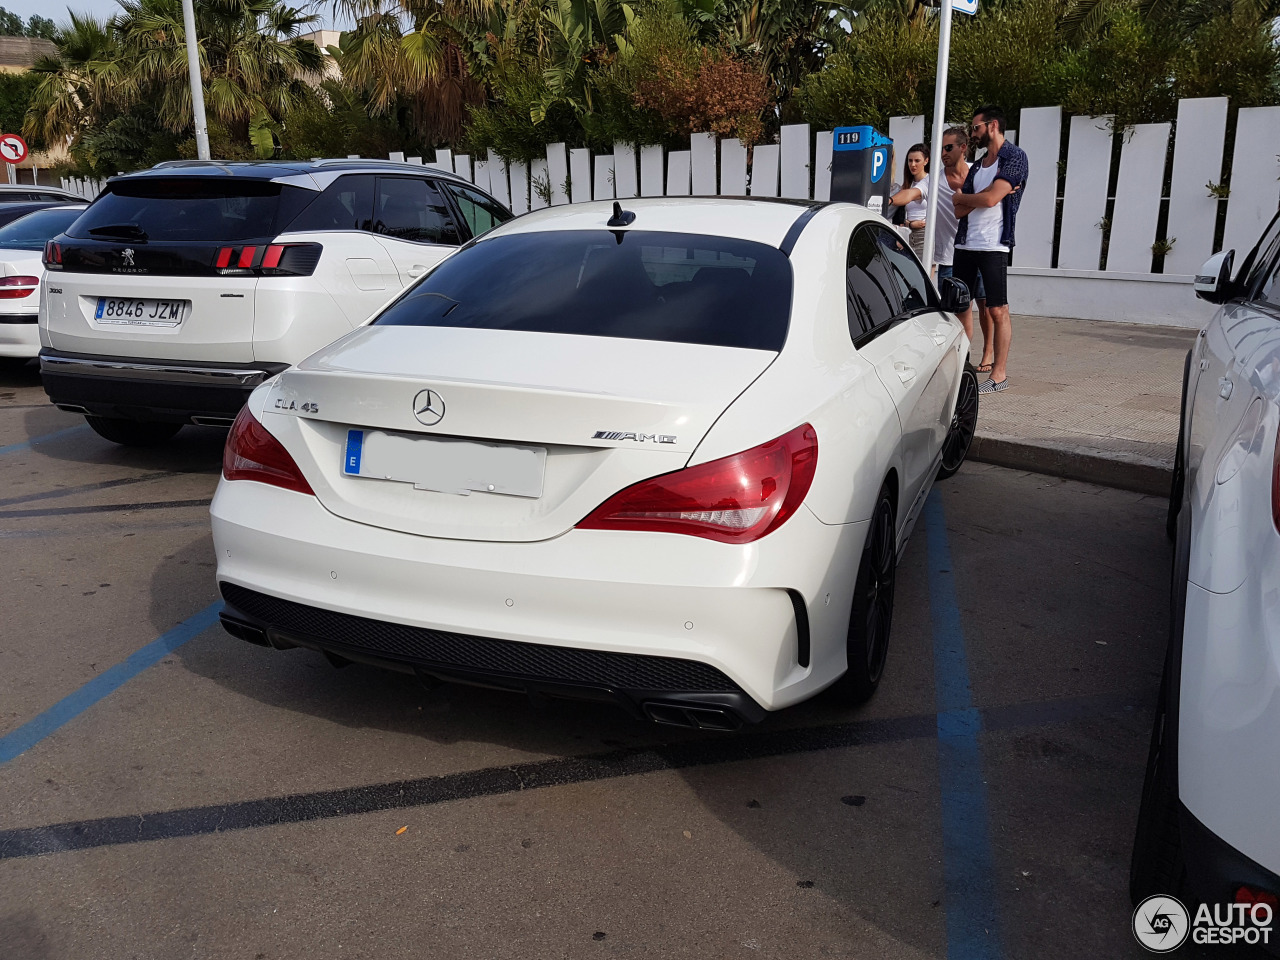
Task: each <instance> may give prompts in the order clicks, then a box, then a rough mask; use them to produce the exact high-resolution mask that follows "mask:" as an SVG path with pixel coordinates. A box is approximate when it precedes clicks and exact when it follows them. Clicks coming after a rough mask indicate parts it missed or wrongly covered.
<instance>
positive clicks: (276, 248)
mask: <svg viewBox="0 0 1280 960" xmlns="http://www.w3.org/2000/svg"><path fill="white" fill-rule="evenodd" d="M282 253H284V247H282V246H280V244H278V243H273V244H272V245H271V246H269V247H267V252H266V253H264V254H263V255H262V269H263V270H274V269H275V268H276V267H278V266H280V254H282Z"/></svg>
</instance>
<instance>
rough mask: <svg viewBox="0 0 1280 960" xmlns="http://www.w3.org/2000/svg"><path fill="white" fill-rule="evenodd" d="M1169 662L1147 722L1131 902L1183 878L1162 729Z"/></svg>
mask: <svg viewBox="0 0 1280 960" xmlns="http://www.w3.org/2000/svg"><path fill="white" fill-rule="evenodd" d="M1168 685H1169V667H1168V664H1167V663H1166V665H1165V670H1164V676H1163V678H1162V679H1161V681H1160V701H1159V704H1158V705H1157V707H1156V718H1155V723H1154V724H1153V725H1152V728H1151V747H1150V749H1149V750H1148V752H1147V775H1146V779H1145V780H1144V781H1143V784H1142V800H1141V802H1140V803H1139V805H1138V829H1137V831H1136V834H1135V836H1134V838H1133V858H1132V859H1131V860H1130V863H1129V899H1130V900H1131V901H1132V902H1133V904H1134V906H1137V905H1138V904H1139V903H1141V902H1142V901H1143V900H1145V899H1146V898H1147V897H1150V896H1154V895H1155V894H1158V893H1162V894H1168V895H1170V896H1178V895H1179V894H1180V893H1181V892H1182V888H1183V884H1184V882H1185V879H1186V867H1185V864H1184V863H1183V858H1182V839H1181V835H1180V832H1179V829H1178V789H1177V785H1176V784H1175V783H1174V778H1173V771H1172V769H1171V765H1170V762H1169V761H1170V757H1169V750H1168V748H1169V747H1170V746H1171V745H1172V739H1171V738H1170V736H1169V734H1170V732H1171V731H1169V730H1168V729H1167V723H1168V721H1169V719H1170V716H1169V711H1168V702H1169V699H1168V695H1169V690H1168Z"/></svg>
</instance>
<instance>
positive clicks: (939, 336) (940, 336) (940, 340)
mask: <svg viewBox="0 0 1280 960" xmlns="http://www.w3.org/2000/svg"><path fill="white" fill-rule="evenodd" d="M930 336H932V337H933V342H934V343H936V344H937V345H938V346H942V345H943V344H944V343H946V342H947V335H946V334H945V333H934V334H930Z"/></svg>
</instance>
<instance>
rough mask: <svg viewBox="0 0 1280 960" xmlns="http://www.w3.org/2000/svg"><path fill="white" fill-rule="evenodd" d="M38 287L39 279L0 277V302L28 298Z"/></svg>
mask: <svg viewBox="0 0 1280 960" xmlns="http://www.w3.org/2000/svg"><path fill="white" fill-rule="evenodd" d="M39 285H40V278H39V277H0V300H21V299H22V298H23V297H29V296H31V294H32V293H33V292H34V291H35V289H36V287H38V286H39Z"/></svg>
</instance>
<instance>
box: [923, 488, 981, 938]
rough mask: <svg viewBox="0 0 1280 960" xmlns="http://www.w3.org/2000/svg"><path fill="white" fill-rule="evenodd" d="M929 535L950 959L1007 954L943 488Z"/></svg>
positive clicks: (928, 508)
mask: <svg viewBox="0 0 1280 960" xmlns="http://www.w3.org/2000/svg"><path fill="white" fill-rule="evenodd" d="M924 520H925V529H926V531H927V536H928V542H929V612H930V615H931V618H932V620H933V677H934V681H933V682H934V691H935V693H934V697H935V701H936V703H937V708H938V774H939V779H940V781H941V784H942V854H943V878H944V882H945V884H946V901H945V902H946V905H947V957H948V960H995V958H998V957H999V956H1000V932H999V927H998V925H997V919H998V912H997V910H996V891H995V881H994V877H995V864H994V857H993V856H992V853H991V838H990V835H989V831H988V816H987V787H986V784H985V783H984V782H983V779H982V750H981V747H980V745H979V743H978V734H979V733H980V732H981V731H982V719H981V716H980V715H979V713H978V711H977V710H976V709H975V708H974V706H973V697H972V692H971V690H970V687H969V661H968V657H967V656H966V654H965V643H964V631H963V629H962V627H961V624H960V608H959V606H958V605H957V603H956V589H955V575H954V574H953V572H952V571H953V569H954V568H953V567H952V566H951V547H950V544H949V543H948V541H947V522H946V518H945V517H944V515H943V511H942V500H941V498H940V497H939V494H938V491H937V490H934V491H933V492H932V493H930V494H929V499H928V500H927V501H926V502H925V506H924Z"/></svg>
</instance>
